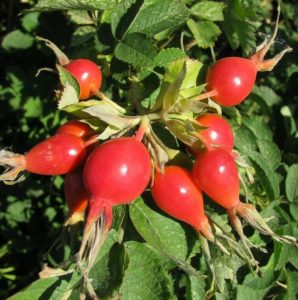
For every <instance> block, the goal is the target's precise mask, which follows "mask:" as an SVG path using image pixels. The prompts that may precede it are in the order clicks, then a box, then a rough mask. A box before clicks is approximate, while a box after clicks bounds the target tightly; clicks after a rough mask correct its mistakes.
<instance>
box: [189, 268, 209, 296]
mask: <svg viewBox="0 0 298 300" xmlns="http://www.w3.org/2000/svg"><path fill="white" fill-rule="evenodd" d="M205 285H206V284H205V280H204V278H203V274H201V276H189V277H187V279H186V294H187V299H188V300H203V299H205Z"/></svg>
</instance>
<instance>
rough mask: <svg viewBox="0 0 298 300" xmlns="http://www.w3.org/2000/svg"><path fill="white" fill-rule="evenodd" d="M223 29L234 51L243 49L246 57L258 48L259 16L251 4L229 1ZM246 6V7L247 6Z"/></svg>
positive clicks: (237, 0) (234, 0)
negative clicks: (239, 48) (257, 30)
mask: <svg viewBox="0 0 298 300" xmlns="http://www.w3.org/2000/svg"><path fill="white" fill-rule="evenodd" d="M225 3H226V4H227V7H226V9H225V11H224V16H225V18H224V21H223V22H222V28H223V31H224V33H225V34H226V36H227V39H228V41H229V43H230V45H231V47H232V48H233V49H236V48H238V47H239V46H240V47H241V48H242V51H243V53H244V54H245V55H249V54H251V52H252V50H254V49H255V47H256V29H257V27H258V26H259V23H257V22H256V21H257V14H256V13H255V11H254V7H253V5H252V4H251V5H250V6H248V4H247V3H248V2H244V1H240V0H227V1H226V2H225ZM245 5H246V6H245Z"/></svg>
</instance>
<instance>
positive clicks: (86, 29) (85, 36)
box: [71, 26, 96, 47]
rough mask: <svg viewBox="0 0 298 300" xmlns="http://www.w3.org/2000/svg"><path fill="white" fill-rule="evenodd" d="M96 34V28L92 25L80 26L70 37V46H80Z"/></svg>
mask: <svg viewBox="0 0 298 300" xmlns="http://www.w3.org/2000/svg"><path fill="white" fill-rule="evenodd" d="M95 36H96V28H95V27H94V26H80V27H78V28H77V29H76V30H75V32H74V33H73V35H72V37H71V46H72V47H77V46H80V45H82V44H84V43H86V42H87V41H89V40H90V39H93V38H94V37H95Z"/></svg>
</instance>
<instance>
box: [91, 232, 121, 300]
mask: <svg viewBox="0 0 298 300" xmlns="http://www.w3.org/2000/svg"><path fill="white" fill-rule="evenodd" d="M118 239H119V237H118V233H117V232H116V231H115V230H114V229H111V230H110V232H109V234H108V237H107V239H106V240H105V242H104V244H103V245H102V248H101V249H100V251H99V253H98V255H97V257H96V260H95V263H94V266H93V267H92V269H91V271H90V273H89V277H90V279H91V280H92V285H93V288H94V289H95V291H96V293H97V295H98V296H99V297H100V298H102V297H108V296H110V295H111V294H112V293H113V292H114V291H115V290H116V289H118V288H119V286H120V283H121V280H122V276H123V272H124V268H125V264H124V253H123V252H124V250H123V246H122V245H119V244H117V242H118Z"/></svg>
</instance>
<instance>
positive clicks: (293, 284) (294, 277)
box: [285, 271, 298, 300]
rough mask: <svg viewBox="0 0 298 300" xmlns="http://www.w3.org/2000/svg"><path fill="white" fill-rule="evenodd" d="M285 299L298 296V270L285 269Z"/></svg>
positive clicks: (290, 299)
mask: <svg viewBox="0 0 298 300" xmlns="http://www.w3.org/2000/svg"><path fill="white" fill-rule="evenodd" d="M285 275H286V280H287V287H288V288H287V300H296V299H297V296H298V290H297V282H298V272H294V271H287V272H286V274H285Z"/></svg>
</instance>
